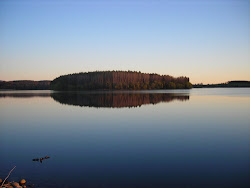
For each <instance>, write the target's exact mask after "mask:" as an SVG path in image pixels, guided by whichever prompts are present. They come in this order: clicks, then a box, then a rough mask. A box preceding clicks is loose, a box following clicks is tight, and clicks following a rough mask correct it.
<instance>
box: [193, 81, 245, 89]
mask: <svg viewBox="0 0 250 188" xmlns="http://www.w3.org/2000/svg"><path fill="white" fill-rule="evenodd" d="M193 87H194V88H216V87H250V82H249V81H229V82H227V83H220V84H194V85H193Z"/></svg>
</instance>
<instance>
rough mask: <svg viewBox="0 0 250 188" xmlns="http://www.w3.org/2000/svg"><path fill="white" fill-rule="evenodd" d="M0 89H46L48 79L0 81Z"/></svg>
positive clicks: (48, 85)
mask: <svg viewBox="0 0 250 188" xmlns="http://www.w3.org/2000/svg"><path fill="white" fill-rule="evenodd" d="M0 89H16V90H46V89H50V81H49V80H42V81H33V80H15V81H8V82H6V81H0Z"/></svg>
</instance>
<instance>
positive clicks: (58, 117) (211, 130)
mask: <svg viewBox="0 0 250 188" xmlns="http://www.w3.org/2000/svg"><path fill="white" fill-rule="evenodd" d="M89 107H94V108H89ZM131 107H132V108H131ZM134 107H140V108H134ZM249 122H250V90H249V89H247V88H245V89H240V88H237V89H229V88H225V89H221V88H217V89H192V90H159V91H136V92H128V91H122V92H121V91H119V92H51V91H1V92H0V124H1V131H0V143H1V153H0V178H2V179H4V177H5V176H6V175H7V174H8V172H9V170H10V169H12V168H13V167H14V166H17V167H16V169H15V170H14V171H13V172H12V174H11V176H10V179H12V180H19V179H21V178H25V179H26V180H27V181H28V182H32V183H34V184H35V185H37V186H38V187H91V188H92V187H102V188H103V187H111V188H112V187H121V188H122V187H124V188H127V187H145V188H146V187H180V188H181V187H218V188H219V187H249V185H250V182H249V179H250V177H249V174H250V161H249V157H250V147H249V143H250V138H249V136H250V126H249ZM45 156H49V157H50V158H49V159H47V160H44V161H43V162H42V163H41V162H39V160H38V161H32V159H37V158H41V157H45Z"/></svg>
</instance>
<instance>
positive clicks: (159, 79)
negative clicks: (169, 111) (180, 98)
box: [50, 71, 192, 91]
mask: <svg viewBox="0 0 250 188" xmlns="http://www.w3.org/2000/svg"><path fill="white" fill-rule="evenodd" d="M50 86H51V89H53V90H59V91H65V90H70V91H73V90H98V89H101V90H102V89H107V90H109V89H110V90H111V89H112V90H122V89H124V90H125V89H129V90H139V89H190V88H192V84H191V83H190V82H189V78H188V77H184V76H182V77H177V78H175V77H172V76H169V75H158V74H147V73H141V72H134V71H96V72H86V73H76V74H69V75H64V76H60V77H58V78H56V79H54V80H53V81H52V82H51V85H50Z"/></svg>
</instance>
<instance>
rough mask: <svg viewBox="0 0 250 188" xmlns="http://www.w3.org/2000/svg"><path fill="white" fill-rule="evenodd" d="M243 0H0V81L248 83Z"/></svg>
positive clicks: (249, 20)
mask: <svg viewBox="0 0 250 188" xmlns="http://www.w3.org/2000/svg"><path fill="white" fill-rule="evenodd" d="M249 11H250V1H249V0H165V1H164V0H120V1H119V0H116V1H115V0H86V1H80V0H71V1H68V0H62V1H59V0H51V1H49V0H43V1H42V0H33V1H30V0H19V1H18V0H2V1H0V80H6V81H10V80H52V79H54V78H56V77H58V76H60V75H64V74H70V73H77V72H88V71H95V70H100V71H102V70H135V71H141V72H145V73H158V74H167V75H172V76H188V77H190V80H191V82H192V83H194V84H195V83H222V82H226V81H230V80H250V56H249V52H250V38H249V34H250V25H249V24H250V13H249Z"/></svg>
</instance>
